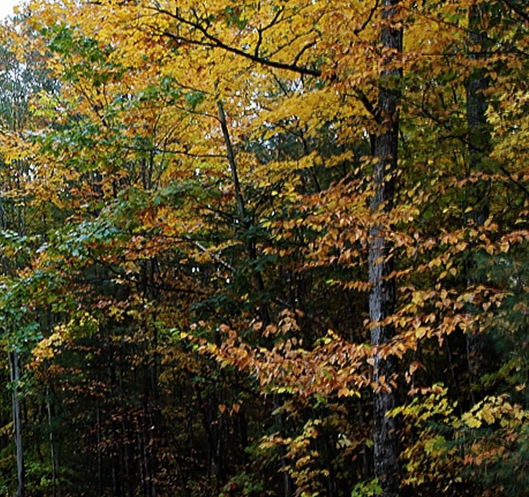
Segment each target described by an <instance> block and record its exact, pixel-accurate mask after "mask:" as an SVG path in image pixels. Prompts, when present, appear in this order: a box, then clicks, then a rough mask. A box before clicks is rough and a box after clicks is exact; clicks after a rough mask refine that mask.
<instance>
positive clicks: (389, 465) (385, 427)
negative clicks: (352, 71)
mask: <svg viewBox="0 0 529 497" xmlns="http://www.w3.org/2000/svg"><path fill="white" fill-rule="evenodd" d="M397 3H398V0H384V1H383V2H382V7H381V8H382V20H383V24H382V32H381V44H382V49H383V50H385V53H386V56H385V58H386V60H385V69H384V70H383V72H382V84H381V88H380V93H379V98H378V116H379V121H380V126H381V130H380V131H379V132H378V134H377V135H376V136H374V138H373V154H374V156H375V158H376V159H377V161H376V163H375V165H374V170H373V196H372V199H371V211H372V212H373V213H377V212H390V211H391V209H392V207H393V196H394V188H395V183H394V174H395V172H396V168H397V153H398V132H399V122H398V103H399V98H400V95H399V91H398V79H399V78H400V75H401V71H400V70H399V69H395V68H394V67H391V64H392V63H394V62H395V60H396V58H397V57H398V56H399V54H400V53H401V51H402V31H401V30H400V29H394V28H393V26H392V21H393V20H394V18H395V15H396V6H397ZM390 252H391V243H390V241H389V240H388V238H387V236H386V234H385V232H384V226H383V225H382V223H379V222H376V223H375V224H374V225H373V226H372V227H371V229H370V244H369V281H370V283H371V285H372V287H371V294H370V296H369V314H370V318H371V322H372V323H374V324H375V326H374V327H373V329H372V331H371V343H372V345H374V346H381V345H383V344H384V343H386V342H388V340H390V339H391V338H393V336H394V334H395V328H394V326H393V325H391V324H387V323H386V324H385V323H384V320H385V319H386V318H387V317H389V316H391V315H392V314H393V312H394V310H395V299H396V297H395V281H394V279H393V278H392V277H391V276H390V275H391V273H392V271H393V260H392V257H391V253H390ZM374 360H375V362H374V373H373V374H374V381H375V383H376V385H377V387H378V388H377V390H376V391H375V393H374V398H373V419H374V435H373V442H374V459H375V476H376V477H377V478H378V480H379V483H380V485H381V487H382V489H383V492H384V497H393V496H396V495H397V493H398V486H399V478H398V469H399V468H398V462H397V456H398V439H397V432H396V428H397V427H396V420H395V418H388V417H387V413H388V411H390V410H392V409H393V408H394V407H396V392H395V391H394V390H393V389H392V388H391V387H390V388H388V386H389V381H390V380H391V379H392V377H393V375H394V374H395V373H396V371H397V361H396V358H395V357H387V358H385V359H382V358H381V357H380V356H379V355H378V354H377V355H375V358H374Z"/></svg>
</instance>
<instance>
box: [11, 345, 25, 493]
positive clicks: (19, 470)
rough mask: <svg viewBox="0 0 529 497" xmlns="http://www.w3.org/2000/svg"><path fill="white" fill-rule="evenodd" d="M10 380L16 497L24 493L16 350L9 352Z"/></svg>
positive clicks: (18, 375)
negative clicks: (15, 452) (15, 463)
mask: <svg viewBox="0 0 529 497" xmlns="http://www.w3.org/2000/svg"><path fill="white" fill-rule="evenodd" d="M9 366H10V370H11V371H10V373H11V382H12V383H13V395H12V402H13V424H14V427H15V446H16V450H17V480H18V487H17V497H24V494H25V469H24V450H23V446H22V417H21V411H20V400H19V399H18V382H19V381H20V358H19V356H18V353H17V351H16V350H13V351H12V352H9Z"/></svg>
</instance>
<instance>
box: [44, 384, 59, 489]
mask: <svg viewBox="0 0 529 497" xmlns="http://www.w3.org/2000/svg"><path fill="white" fill-rule="evenodd" d="M46 408H47V411H48V429H49V431H50V433H49V437H50V460H51V485H52V491H53V497H56V495H57V465H56V459H55V441H54V439H53V426H52V415H51V402H50V387H47V388H46Z"/></svg>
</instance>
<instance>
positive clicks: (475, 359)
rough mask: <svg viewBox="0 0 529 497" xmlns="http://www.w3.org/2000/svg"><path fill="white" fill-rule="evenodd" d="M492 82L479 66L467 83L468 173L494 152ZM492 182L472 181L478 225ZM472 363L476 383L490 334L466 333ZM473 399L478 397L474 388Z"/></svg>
mask: <svg viewBox="0 0 529 497" xmlns="http://www.w3.org/2000/svg"><path fill="white" fill-rule="evenodd" d="M483 8H484V6H483V5H482V4H479V3H476V4H473V5H471V6H470V7H469V13H468V26H469V58H470V60H474V61H476V60H480V59H483V58H484V57H485V56H486V55H485V53H484V51H485V50H486V46H487V36H486V33H485V32H484V31H483V26H482V16H483ZM488 86H489V83H488V78H487V75H486V71H485V70H484V69H482V68H479V67H478V68H475V69H474V70H473V71H472V74H471V75H470V77H469V78H468V79H467V81H466V84H465V87H466V88H465V90H466V97H467V126H468V153H469V168H468V174H469V175H470V174H472V173H474V172H476V171H479V170H480V169H483V159H484V158H485V157H487V156H488V155H489V153H490V148H491V137H490V130H489V126H488V123H487V116H486V113H487V108H488V104H487V98H486V95H485V93H484V92H485V91H486V90H487V88H488ZM488 191H489V182H488V181H487V180H479V181H477V182H475V183H470V184H469V186H468V187H467V202H468V204H469V205H468V206H469V207H471V208H472V211H471V214H470V216H469V217H470V219H468V220H467V222H472V223H473V224H474V225H475V226H478V227H479V226H483V225H484V224H485V221H486V220H487V218H488V217H489V195H488ZM467 266H468V267H467V272H468V277H467V281H468V284H469V285H471V284H474V283H477V281H476V279H475V276H474V275H473V274H472V273H473V271H474V261H473V260H472V259H469V261H468V265H467ZM466 341H467V354H468V367H469V377H470V383H471V386H472V385H475V384H476V382H477V381H478V380H479V378H480V377H481V376H483V374H485V373H486V372H487V371H488V369H489V365H490V362H491V355H490V340H489V337H488V335H483V334H473V333H469V334H467V336H466ZM471 398H472V402H473V403H475V402H476V401H477V399H476V398H475V395H474V393H473V391H471Z"/></svg>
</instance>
